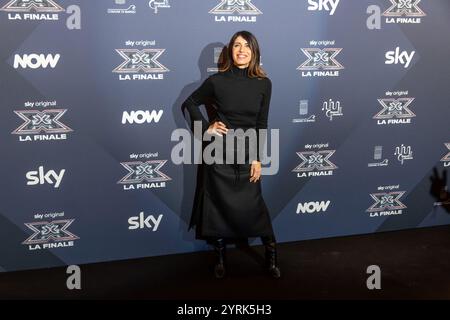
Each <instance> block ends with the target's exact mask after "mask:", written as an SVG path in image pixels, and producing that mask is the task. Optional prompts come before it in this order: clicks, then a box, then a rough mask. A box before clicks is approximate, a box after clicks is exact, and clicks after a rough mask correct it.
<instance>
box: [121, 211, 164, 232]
mask: <svg viewBox="0 0 450 320" xmlns="http://www.w3.org/2000/svg"><path fill="white" fill-rule="evenodd" d="M162 217H163V215H162V214H160V215H159V216H158V217H157V218H156V217H154V216H153V215H149V216H147V217H145V215H144V212H141V213H139V215H138V216H134V217H130V218H129V219H128V225H129V226H128V229H130V230H136V229H144V228H148V229H152V231H156V230H158V227H159V224H160V223H161V219H162Z"/></svg>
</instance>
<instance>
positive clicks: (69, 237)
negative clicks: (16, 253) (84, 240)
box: [22, 219, 79, 250]
mask: <svg viewBox="0 0 450 320" xmlns="http://www.w3.org/2000/svg"><path fill="white" fill-rule="evenodd" d="M74 221H75V219H68V220H56V221H51V222H47V221H42V222H31V223H25V225H26V226H27V227H28V228H29V229H30V230H31V231H33V234H32V235H31V236H30V237H29V238H28V239H26V240H25V241H24V242H22V244H25V245H28V250H41V249H54V248H66V247H73V245H74V240H77V239H79V237H77V236H76V235H74V234H73V233H72V232H70V231H68V230H67V229H68V228H69V226H70V225H71V224H72V223H73V222H74Z"/></svg>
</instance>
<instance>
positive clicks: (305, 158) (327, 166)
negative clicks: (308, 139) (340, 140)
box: [292, 143, 338, 178]
mask: <svg viewBox="0 0 450 320" xmlns="http://www.w3.org/2000/svg"><path fill="white" fill-rule="evenodd" d="M323 147H328V143H327V144H319V145H306V146H305V149H312V148H315V149H317V148H319V149H320V148H323ZM335 152H336V150H318V151H301V152H297V155H298V156H299V157H300V159H301V160H302V162H301V163H300V164H299V165H298V166H297V167H295V168H294V169H293V170H292V171H293V172H296V173H297V178H306V177H308V178H309V177H318V176H331V175H333V171H334V170H336V169H337V168H338V167H337V166H336V165H335V164H334V163H333V162H331V160H330V158H331V156H332V155H333V154H334V153H335Z"/></svg>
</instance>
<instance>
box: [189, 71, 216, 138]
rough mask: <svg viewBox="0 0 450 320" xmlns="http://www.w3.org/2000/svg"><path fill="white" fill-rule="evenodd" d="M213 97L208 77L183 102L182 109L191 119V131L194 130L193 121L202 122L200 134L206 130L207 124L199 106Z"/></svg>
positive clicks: (210, 81) (211, 84)
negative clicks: (186, 111) (185, 110)
mask: <svg viewBox="0 0 450 320" xmlns="http://www.w3.org/2000/svg"><path fill="white" fill-rule="evenodd" d="M213 96H214V87H213V83H212V79H211V76H210V77H208V78H207V79H206V80H205V81H204V82H203V83H202V85H201V86H200V87H199V88H198V89H197V90H195V91H194V92H193V93H192V94H191V95H190V96H189V97H188V98H187V99H186V100H185V101H184V102H183V109H184V108H186V109H187V110H188V112H189V115H190V117H191V125H192V129H193V128H194V121H201V122H202V134H203V133H204V132H205V131H206V130H208V127H209V122H208V121H207V120H206V119H205V117H204V116H203V114H202V113H201V112H200V109H199V106H200V105H202V104H205V103H206V102H207V101H208V99H211V98H212V97H213Z"/></svg>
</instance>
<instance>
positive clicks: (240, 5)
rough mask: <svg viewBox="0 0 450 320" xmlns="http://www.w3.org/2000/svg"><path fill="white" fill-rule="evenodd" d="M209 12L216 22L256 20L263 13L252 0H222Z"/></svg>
mask: <svg viewBox="0 0 450 320" xmlns="http://www.w3.org/2000/svg"><path fill="white" fill-rule="evenodd" d="M209 13H210V14H213V15H214V21H215V22H256V17H257V16H258V15H260V14H262V12H261V10H259V9H258V8H257V7H256V6H255V5H254V4H253V3H252V2H251V0H221V1H220V3H219V4H218V5H217V6H215V7H214V8H213V9H211V10H210V11H209Z"/></svg>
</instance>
